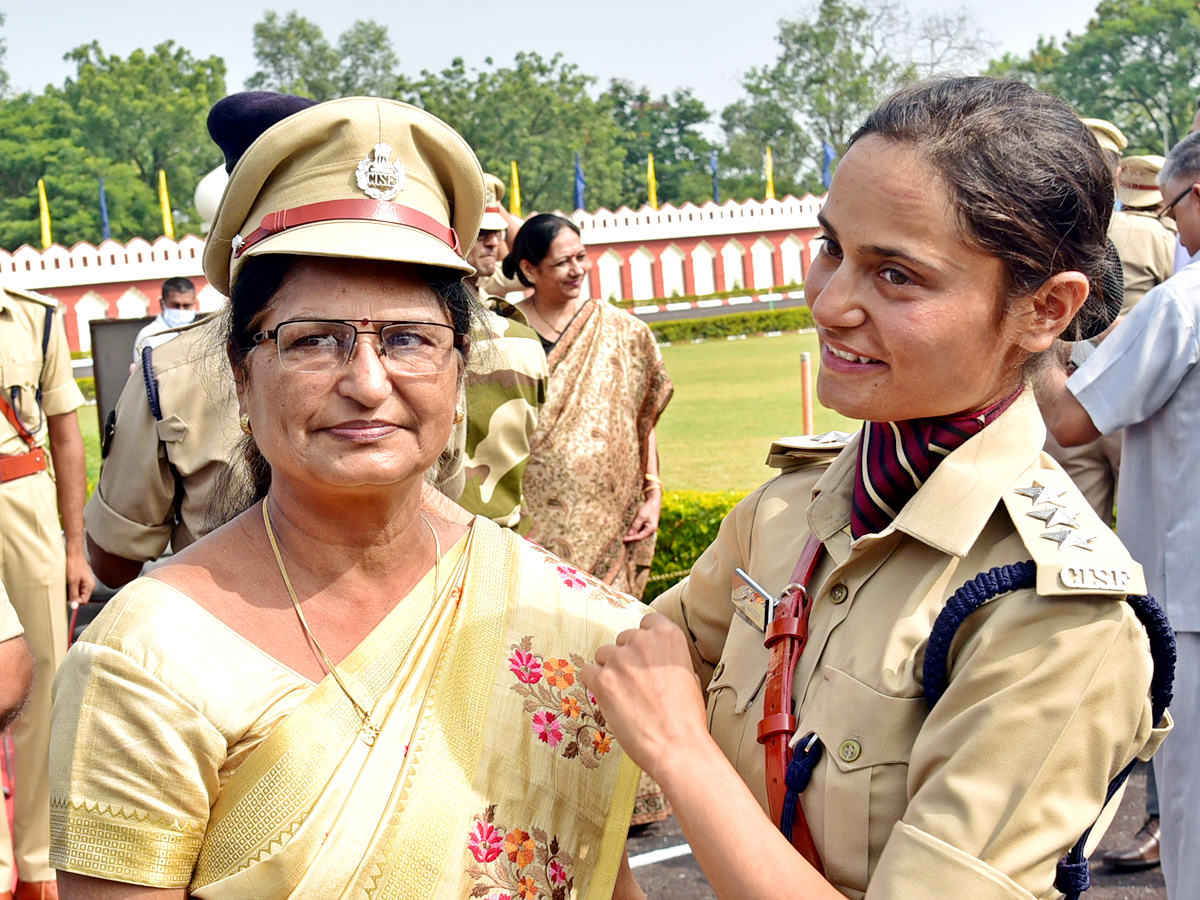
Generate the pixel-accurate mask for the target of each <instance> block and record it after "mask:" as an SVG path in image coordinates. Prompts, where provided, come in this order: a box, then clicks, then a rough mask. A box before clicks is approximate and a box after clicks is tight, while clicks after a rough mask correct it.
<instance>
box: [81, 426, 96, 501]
mask: <svg viewBox="0 0 1200 900" xmlns="http://www.w3.org/2000/svg"><path fill="white" fill-rule="evenodd" d="M79 430H80V431H81V432H83V451H84V453H86V454H87V480H88V495H89V496H91V493H92V489H93V488H94V487H95V486H96V482H97V481H98V480H99V479H100V421H99V420H98V419H97V418H96V407H95V406H81V407H79Z"/></svg>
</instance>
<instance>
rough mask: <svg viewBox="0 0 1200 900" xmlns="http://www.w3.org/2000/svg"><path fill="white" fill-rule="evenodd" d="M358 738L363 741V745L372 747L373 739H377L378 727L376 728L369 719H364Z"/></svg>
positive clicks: (373, 744)
mask: <svg viewBox="0 0 1200 900" xmlns="http://www.w3.org/2000/svg"><path fill="white" fill-rule="evenodd" d="M358 736H359V737H360V738H362V739H363V743H364V744H366V745H367V746H368V747H374V746H375V739H376V738H377V737H379V726H377V725H376V724H375V723H374V722H372V721H371V720H370V719H369V718H364V719H363V724H362V728H361V729H360V730H359V732H358Z"/></svg>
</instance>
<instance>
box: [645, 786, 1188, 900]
mask: <svg viewBox="0 0 1200 900" xmlns="http://www.w3.org/2000/svg"><path fill="white" fill-rule="evenodd" d="M1145 791H1146V776H1145V774H1144V773H1142V772H1140V771H1135V772H1134V774H1133V776H1132V777H1131V778H1130V780H1129V788H1128V790H1126V792H1125V797H1124V799H1123V800H1122V802H1121V808H1120V810H1119V812H1118V813H1117V817H1116V819H1115V820H1114V821H1113V824H1112V827H1111V828H1109V830H1108V834H1107V835H1105V837H1104V841H1103V842H1102V843H1101V845H1100V847H1099V849H1097V851H1096V853H1095V854H1093V856H1092V888H1091V890H1089V891H1088V892H1087V893H1086V894H1084V895H1083V896H1084V900H1166V897H1167V890H1166V888H1165V887H1164V886H1163V879H1162V872H1161V871H1160V870H1159V869H1148V870H1145V871H1142V872H1130V873H1115V872H1109V871H1107V870H1105V869H1104V867H1103V866H1102V865H1101V863H1100V854H1101V853H1103V852H1104V850H1106V849H1108V848H1109V847H1115V846H1119V845H1121V844H1124V843H1125V842H1126V841H1127V840H1129V839H1130V838H1131V837H1133V835H1134V833H1136V832H1137V830H1138V829H1139V828H1140V827H1141V825H1142V819H1143V817H1144V813H1143V810H1144V806H1143V804H1144V802H1145ZM629 855H630V858H631V860H632V861H633V863H634V865H635V866H636V868H635V870H634V874H635V875H636V876H637V879H638V882H639V883H640V884H641V885H642V888H643V890H645V892H646V896H647V897H649V898H650V900H714V898H715V897H716V895H715V894H714V893H713V892H712V889H711V888H710V887H709V886H708V881H707V880H706V879H705V877H704V873H703V872H701V871H700V867H699V866H698V865H696V860H695V857H693V856H692V855H691V853H690V851H689V850H688V849H687V843H686V842H685V841H684V839H683V835H682V834H680V832H679V824H678V823H677V822H676V821H675V819H674V818H670V819H667V820H666V821H665V822H659V823H657V824H654V825H650V826H647V827H646V828H645V829H644V830H642V831H640V832H638V833H637V834H634V835H631V836H630V838H629ZM664 857H665V858H664ZM639 863H640V865H639Z"/></svg>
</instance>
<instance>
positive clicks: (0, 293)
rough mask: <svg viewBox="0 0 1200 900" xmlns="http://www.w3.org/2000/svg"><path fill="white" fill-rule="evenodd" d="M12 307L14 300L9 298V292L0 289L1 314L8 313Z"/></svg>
mask: <svg viewBox="0 0 1200 900" xmlns="http://www.w3.org/2000/svg"><path fill="white" fill-rule="evenodd" d="M11 306H12V300H11V299H10V298H9V296H8V291H6V290H5V289H4V288H2V287H0V313H4V312H8V311H9V308H10V307H11Z"/></svg>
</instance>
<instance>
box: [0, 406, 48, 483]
mask: <svg viewBox="0 0 1200 900" xmlns="http://www.w3.org/2000/svg"><path fill="white" fill-rule="evenodd" d="M13 390H14V392H15V390H16V388H14V389H13ZM0 416H3V417H4V418H5V419H7V420H8V422H9V424H10V425H12V427H13V428H15V429H16V430H17V434H19V435H20V436H21V440H23V441H24V442H25V443H26V444H27V445H28V447H29V452H28V453H19V454H16V455H13V456H0V483H3V482H5V481H15V480H16V479H18V478H24V477H25V476H26V475H36V474H37V473H38V472H45V471H46V451H45V450H43V449H42V448H41V447H39V446H38V445H37V439H36V438H35V437H34V436H33V435H32V434H31V433H30V432H29V429H28V428H26V427H25V425H24V423H23V422H22V421H21V417H20V416H18V415H17V411H16V410H15V409H13V407H12V405H11V404H9V402H8V400H7V399H5V397H4V392H3V391H0Z"/></svg>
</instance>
